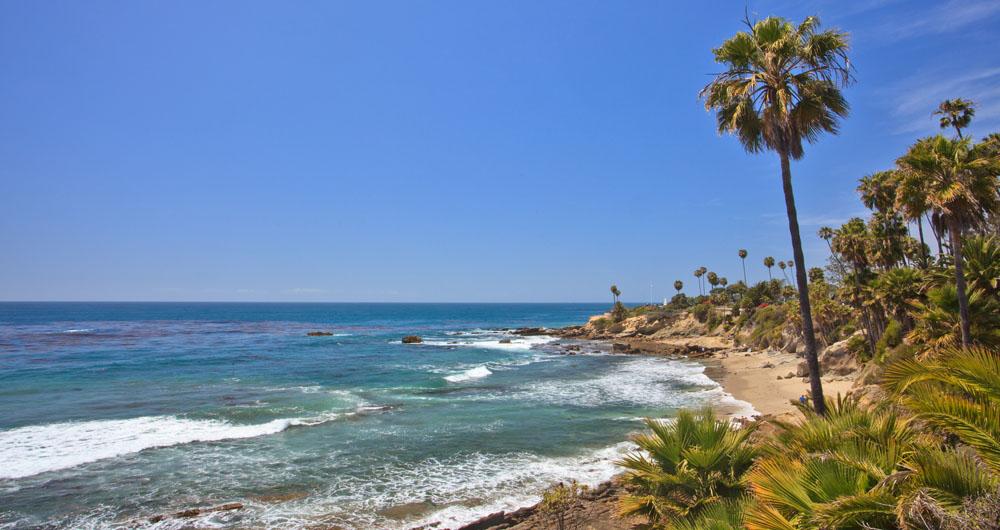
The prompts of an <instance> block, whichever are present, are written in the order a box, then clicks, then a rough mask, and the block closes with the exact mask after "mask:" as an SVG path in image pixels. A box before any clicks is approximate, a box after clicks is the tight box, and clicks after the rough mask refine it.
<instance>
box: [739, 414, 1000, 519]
mask: <svg viewBox="0 0 1000 530" xmlns="http://www.w3.org/2000/svg"><path fill="white" fill-rule="evenodd" d="M800 410H802V412H803V413H804V418H803V420H802V421H800V422H798V423H787V422H780V421H779V422H776V423H777V424H778V426H779V432H778V434H777V436H776V438H775V440H774V442H772V444H771V446H769V447H768V448H767V449H766V453H767V456H766V457H765V458H763V459H762V460H761V461H760V462H759V463H758V464H757V465H756V466H755V467H754V469H753V470H752V471H751V472H750V473H748V474H747V479H748V480H749V482H750V484H751V487H752V489H753V493H754V497H755V498H756V501H757V502H756V503H755V504H753V505H750V506H748V507H747V509H746V513H745V522H746V527H747V528H749V529H751V530H764V529H768V530H773V529H783V530H788V529H807V528H808V529H816V528H830V529H833V528H884V529H891V528H913V526H912V523H913V521H910V520H909V516H908V513H909V512H910V510H909V509H908V508H909V506H910V505H911V504H912V503H913V500H914V499H915V498H916V497H921V498H926V499H929V500H930V501H931V502H933V503H935V504H936V505H937V506H940V507H941V508H943V509H946V510H952V511H954V510H957V509H958V508H959V505H960V504H961V498H963V497H967V496H975V495H980V494H983V493H986V492H988V491H990V490H991V489H992V488H993V487H995V485H996V483H997V477H996V476H994V475H992V474H990V473H989V472H988V470H986V469H984V468H983V467H982V466H981V465H979V464H978V462H977V461H976V459H975V457H974V455H972V454H970V453H969V452H968V451H961V450H951V449H941V448H940V447H939V444H935V443H933V442H932V441H931V440H929V439H928V438H927V437H926V436H924V435H922V434H921V433H920V430H919V427H918V426H916V425H915V424H914V420H913V419H912V418H910V417H907V416H905V415H904V414H903V412H902V411H900V410H899V409H898V408H896V407H895V406H894V405H892V404H891V403H890V402H881V403H880V404H878V405H871V404H863V403H861V401H860V400H859V399H858V398H857V397H854V396H848V397H846V398H840V397H839V396H838V398H837V400H831V401H830V402H829V403H828V409H827V410H828V412H827V414H826V416H820V415H819V414H817V413H815V412H814V411H813V410H811V409H809V408H808V407H805V406H801V407H800ZM956 500H958V502H957V503H956ZM920 528H922V527H920Z"/></svg>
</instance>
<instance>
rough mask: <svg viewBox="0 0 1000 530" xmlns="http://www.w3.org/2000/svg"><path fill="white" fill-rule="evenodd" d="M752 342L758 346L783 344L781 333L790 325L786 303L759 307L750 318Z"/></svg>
mask: <svg viewBox="0 0 1000 530" xmlns="http://www.w3.org/2000/svg"><path fill="white" fill-rule="evenodd" d="M750 321H751V323H752V324H753V329H752V330H751V331H750V344H751V345H752V346H754V347H756V348H769V347H772V346H776V345H778V344H781V342H782V337H781V334H782V332H783V331H784V329H785V327H786V326H787V325H788V308H787V306H786V305H784V304H783V305H769V306H765V307H761V308H758V309H757V311H756V312H754V314H753V318H751V319H750Z"/></svg>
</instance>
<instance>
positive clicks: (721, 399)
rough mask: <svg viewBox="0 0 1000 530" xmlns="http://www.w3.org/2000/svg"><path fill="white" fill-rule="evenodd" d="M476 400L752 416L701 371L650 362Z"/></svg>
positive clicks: (749, 409) (646, 359)
mask: <svg viewBox="0 0 1000 530" xmlns="http://www.w3.org/2000/svg"><path fill="white" fill-rule="evenodd" d="M480 397H486V398H493V399H504V400H506V399H522V400H526V401H536V402H542V403H546V404H557V405H570V406H579V407H601V406H607V405H610V404H624V405H629V406H641V407H654V408H656V407H664V406H667V407H672V408H682V407H698V406H702V405H706V404H711V405H713V406H716V407H719V408H721V409H724V410H725V411H727V412H729V413H730V414H731V415H733V416H739V417H749V416H751V415H753V414H755V413H756V411H755V410H754V408H753V407H752V406H751V405H750V404H749V403H747V402H745V401H740V400H738V399H736V398H734V397H733V396H732V395H730V394H729V393H727V392H726V391H724V390H723V389H722V387H721V386H720V385H719V384H718V383H717V382H716V381H713V380H712V379H711V378H709V377H708V376H707V375H706V374H705V366H703V365H701V364H698V363H695V362H691V361H679V360H670V359H662V358H650V357H643V358H635V359H629V360H627V361H625V362H622V363H620V364H618V365H617V366H615V367H614V368H612V369H610V370H608V371H607V372H604V373H601V374H595V377H593V378H585V379H569V380H567V379H559V380H541V381H535V382H531V383H526V384H523V385H520V386H518V387H517V388H515V389H513V391H512V392H510V393H499V394H495V395H491V396H480Z"/></svg>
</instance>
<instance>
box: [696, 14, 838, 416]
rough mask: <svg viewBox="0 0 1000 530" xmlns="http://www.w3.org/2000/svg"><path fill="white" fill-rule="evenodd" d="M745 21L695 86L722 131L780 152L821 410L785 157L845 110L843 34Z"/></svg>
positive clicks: (815, 25) (811, 21) (809, 21)
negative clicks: (719, 67) (714, 70)
mask: <svg viewBox="0 0 1000 530" xmlns="http://www.w3.org/2000/svg"><path fill="white" fill-rule="evenodd" d="M746 25H747V27H748V31H741V32H739V33H737V34H736V35H735V36H733V37H732V38H730V39H729V40H727V41H726V42H724V43H723V44H722V46H720V47H718V48H716V49H715V50H713V53H714V54H715V61H716V62H717V63H721V64H723V65H725V67H726V70H725V71H724V72H722V73H720V74H718V75H717V76H716V77H715V79H714V80H713V81H712V82H711V83H709V84H708V86H706V87H705V88H704V89H703V90H702V91H701V96H702V97H703V98H704V99H705V107H706V109H715V110H716V118H717V123H718V129H719V131H720V132H724V133H732V134H735V135H736V136H737V137H738V138H739V140H740V143H742V144H743V147H744V149H746V150H747V151H749V152H751V153H757V152H761V151H765V150H770V151H775V152H777V154H778V157H779V158H780V160H781V182H782V188H783V190H784V195H785V209H786V210H787V213H788V231H789V235H790V236H791V239H792V250H793V252H794V256H795V263H796V272H797V275H796V282H797V284H798V290H799V311H800V313H801V315H802V334H803V336H804V338H805V346H806V361H807V363H808V366H809V374H810V380H811V390H812V395H813V398H814V402H815V404H816V407H817V410H818V411H819V412H820V413H822V412H823V411H824V407H825V406H826V401H825V400H824V399H823V386H822V382H821V381H820V373H819V361H818V359H817V356H816V335H815V333H814V331H813V321H812V310H811V307H810V305H809V285H808V280H807V278H806V267H805V258H804V256H803V253H802V238H801V236H800V234H799V221H798V214H797V213H796V210H795V194H794V192H793V191H792V170H791V160H793V159H796V160H797V159H800V158H802V156H803V154H804V150H803V142H804V141H805V142H810V143H811V142H814V141H816V140H818V139H819V136H820V135H821V134H822V133H824V132H828V133H831V134H836V132H837V127H838V121H839V119H840V118H843V117H845V116H847V113H848V104H847V100H845V99H844V96H843V95H842V94H841V91H840V89H841V87H844V86H846V85H848V84H849V83H850V81H851V67H850V62H849V60H848V57H847V51H848V49H849V46H848V43H847V34H845V33H842V32H839V31H835V30H826V31H819V27H820V22H819V19H818V18H816V17H807V18H806V19H805V20H803V21H802V23H801V24H799V25H798V26H795V25H793V24H792V23H791V22H789V21H787V20H785V19H783V18H779V17H768V18H765V19H763V20H760V21H758V22H756V23H751V22H750V20H749V19H748V20H747V21H746Z"/></svg>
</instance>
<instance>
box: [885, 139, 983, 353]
mask: <svg viewBox="0 0 1000 530" xmlns="http://www.w3.org/2000/svg"><path fill="white" fill-rule="evenodd" d="M897 163H898V164H899V165H900V166H901V167H904V168H906V169H907V170H909V171H912V172H914V173H918V174H920V175H922V176H923V177H924V178H926V180H927V188H926V190H927V203H928V204H929V205H930V207H931V209H933V210H934V211H935V213H936V214H938V215H939V216H940V217H941V218H942V220H943V221H944V223H945V224H946V225H947V227H948V233H949V238H950V239H951V252H952V258H953V259H954V262H955V288H956V290H957V292H958V303H959V313H960V316H961V319H962V344H963V345H965V346H968V345H969V344H970V343H971V340H972V339H971V337H970V331H969V301H968V296H967V293H966V286H965V276H964V273H963V259H962V251H961V250H962V233H963V231H964V230H965V229H966V228H968V227H970V226H976V225H979V224H980V223H982V221H983V220H984V219H985V218H986V217H987V216H988V215H990V214H992V213H995V212H997V211H998V210H1000V196H998V194H997V186H998V175H1000V158H998V157H997V156H995V155H991V154H989V153H986V152H984V150H975V149H973V148H972V147H971V144H970V142H969V141H968V140H967V139H966V140H950V139H948V138H945V137H944V136H940V135H938V136H936V137H933V138H925V139H923V140H920V141H918V142H917V143H916V144H914V145H913V147H911V148H910V150H909V151H908V152H907V153H906V154H905V155H903V157H902V158H900V159H899V161H898V162H897Z"/></svg>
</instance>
